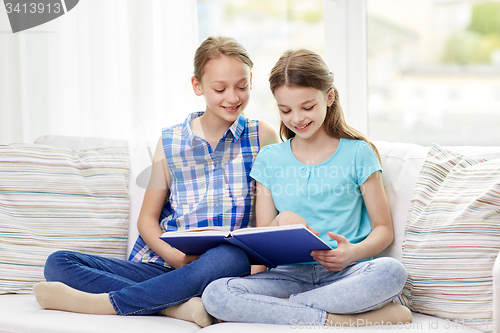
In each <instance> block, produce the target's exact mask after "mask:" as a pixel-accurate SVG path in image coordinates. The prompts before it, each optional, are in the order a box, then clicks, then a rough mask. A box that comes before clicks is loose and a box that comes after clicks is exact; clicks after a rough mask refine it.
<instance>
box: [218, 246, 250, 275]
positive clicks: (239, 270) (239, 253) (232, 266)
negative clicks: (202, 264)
mask: <svg viewBox="0 0 500 333" xmlns="http://www.w3.org/2000/svg"><path fill="white" fill-rule="evenodd" d="M212 255H213V256H214V257H215V258H216V262H217V263H219V264H223V265H224V266H225V267H226V268H225V269H224V270H227V271H226V272H225V273H224V274H225V275H224V276H228V277H229V276H243V275H247V274H249V273H250V267H251V266H250V261H249V259H248V257H247V255H246V254H245V252H244V251H243V250H242V249H240V248H239V247H236V246H234V245H229V244H223V245H220V246H218V247H216V248H214V249H213V253H212Z"/></svg>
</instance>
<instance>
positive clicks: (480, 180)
mask: <svg viewBox="0 0 500 333" xmlns="http://www.w3.org/2000/svg"><path fill="white" fill-rule="evenodd" d="M499 206H500V159H498V154H493V155H490V156H483V157H470V156H466V155H460V154H458V153H455V152H453V151H450V150H447V149H444V148H442V147H439V146H438V145H435V144H434V145H433V146H432V147H431V149H430V150H429V153H428V155H427V158H426V160H425V162H424V165H423V167H422V170H421V172H420V175H419V177H418V181H417V184H416V186H415V190H414V193H413V197H412V200H411V206H410V213H409V216H408V221H407V225H406V230H405V239H404V243H403V259H402V262H403V264H404V265H405V266H406V268H407V270H408V274H409V275H408V280H407V283H406V285H405V287H404V289H403V293H402V301H403V303H404V304H406V305H407V306H409V307H410V308H411V309H412V310H413V311H418V312H422V313H426V314H431V315H436V316H439V317H441V318H446V319H450V320H459V321H462V322H464V323H465V324H466V325H473V326H475V327H479V328H480V329H482V330H484V331H491V329H492V325H493V322H492V308H493V307H492V303H493V300H492V269H493V264H494V261H495V258H496V256H497V254H498V251H499V249H500V211H499V209H498V207H499ZM478 322H481V323H482V325H479V326H478V325H477V323H478Z"/></svg>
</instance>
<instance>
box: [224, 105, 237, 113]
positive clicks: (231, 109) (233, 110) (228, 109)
mask: <svg viewBox="0 0 500 333" xmlns="http://www.w3.org/2000/svg"><path fill="white" fill-rule="evenodd" d="M240 106H241V104H238V105H235V106H223V108H224V109H225V110H226V111H229V112H236V111H238V109H239V108H240Z"/></svg>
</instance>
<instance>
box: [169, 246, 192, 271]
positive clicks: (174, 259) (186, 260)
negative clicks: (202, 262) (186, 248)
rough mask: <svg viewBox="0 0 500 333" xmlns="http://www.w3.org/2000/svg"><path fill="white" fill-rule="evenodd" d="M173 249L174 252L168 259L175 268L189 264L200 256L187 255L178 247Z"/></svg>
mask: <svg viewBox="0 0 500 333" xmlns="http://www.w3.org/2000/svg"><path fill="white" fill-rule="evenodd" d="M172 250H173V252H172V253H171V254H170V255H169V258H168V259H167V260H166V261H167V262H168V263H169V264H170V265H171V266H172V267H174V268H181V267H182V266H184V265H189V264H190V263H192V262H193V261H195V260H197V259H198V258H199V257H200V256H199V255H187V254H185V253H184V252H181V251H179V250H177V249H172Z"/></svg>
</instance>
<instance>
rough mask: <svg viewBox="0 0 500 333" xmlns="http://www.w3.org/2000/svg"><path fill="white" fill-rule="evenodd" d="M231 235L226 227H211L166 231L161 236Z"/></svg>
mask: <svg viewBox="0 0 500 333" xmlns="http://www.w3.org/2000/svg"><path fill="white" fill-rule="evenodd" d="M229 234H231V231H230V230H229V229H228V228H226V227H216V226H211V227H201V228H193V229H186V230H178V231H167V232H165V233H163V235H162V236H171V237H176V236H195V237H197V236H205V235H206V236H213V235H221V236H227V235H229Z"/></svg>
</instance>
